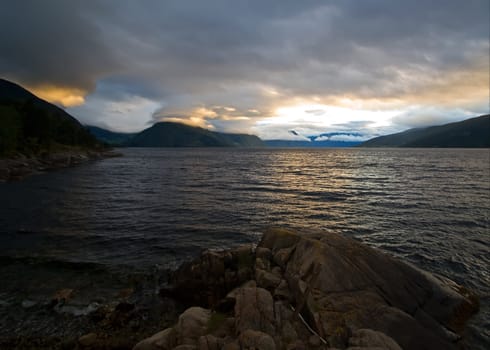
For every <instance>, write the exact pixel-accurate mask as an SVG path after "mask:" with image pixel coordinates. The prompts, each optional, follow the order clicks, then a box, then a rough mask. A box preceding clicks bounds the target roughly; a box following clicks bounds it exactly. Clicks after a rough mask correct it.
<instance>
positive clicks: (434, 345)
mask: <svg viewBox="0 0 490 350" xmlns="http://www.w3.org/2000/svg"><path fill="white" fill-rule="evenodd" d="M251 274H253V278H252V279H250V280H248V281H245V280H246V279H247V278H248V277H250V275H251ZM172 281H173V287H172V288H170V289H166V290H164V291H162V293H163V294H172V295H173V296H174V297H176V298H179V295H180V296H181V298H180V299H181V300H182V301H184V302H189V303H191V304H192V303H196V304H198V305H200V306H199V307H191V308H189V309H188V310H187V311H185V312H184V313H183V314H182V315H181V316H180V317H179V321H178V323H177V324H176V325H175V326H174V327H172V328H169V329H166V330H163V331H162V332H160V333H157V334H155V335H154V336H152V337H151V338H148V339H145V340H143V341H141V342H140V343H138V344H137V345H136V346H135V347H134V350H150V349H151V350H153V349H160V350H161V349H169V350H170V349H175V350H183V349H199V350H215V349H216V350H217V349H228V350H232V349H257V350H274V349H278V350H279V349H287V350H290V349H329V348H338V349H346V348H347V349H352V350H353V349H392V350H395V349H414V350H415V349H417V350H419V349H457V348H460V347H461V338H460V335H459V334H460V333H461V332H462V330H463V328H464V324H465V322H466V320H467V319H468V318H469V317H470V316H471V315H472V314H473V313H475V312H476V311H477V310H478V301H477V298H476V296H474V295H473V294H472V293H471V292H469V291H467V290H466V289H465V288H463V287H461V286H459V285H457V284H456V283H454V282H452V281H450V280H448V279H446V278H442V277H439V276H434V275H431V274H428V273H427V272H424V271H421V270H419V269H417V268H415V267H413V266H411V265H409V264H406V263H403V262H401V261H398V260H396V259H394V258H392V257H391V256H389V255H387V254H384V253H382V252H380V251H377V250H375V249H373V248H370V247H367V246H364V245H362V244H360V243H358V242H357V241H354V240H352V239H349V238H346V237H343V236H341V235H337V234H330V233H329V234H326V233H313V234H308V233H301V234H298V233H295V232H291V231H287V230H280V229H273V230H269V231H268V232H267V233H265V234H264V236H263V238H262V241H261V242H260V244H259V246H258V247H257V248H256V249H255V250H253V249H252V247H245V248H240V249H237V250H234V251H228V252H205V253H203V254H202V255H201V257H200V258H199V259H197V260H196V261H194V262H192V263H189V264H186V265H184V266H183V267H182V268H181V269H179V270H178V271H177V272H176V273H175V274H174V277H173V279H172Z"/></svg>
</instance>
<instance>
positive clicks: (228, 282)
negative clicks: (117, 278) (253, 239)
mask: <svg viewBox="0 0 490 350" xmlns="http://www.w3.org/2000/svg"><path fill="white" fill-rule="evenodd" d="M254 261H255V254H254V250H253V247H252V246H250V245H246V246H241V247H238V248H236V249H233V250H231V251H223V252H216V251H209V250H207V251H204V252H203V253H202V254H201V255H200V257H199V258H197V259H195V260H193V261H191V262H187V263H184V264H183V265H182V266H181V267H179V269H177V271H175V272H174V273H173V274H172V275H171V276H170V287H168V288H164V289H162V290H161V291H160V294H161V295H162V296H170V297H172V298H174V299H176V300H178V301H180V302H182V303H184V304H185V305H188V306H191V305H199V306H203V307H210V308H213V307H215V306H216V305H218V304H219V302H220V301H221V299H222V298H223V297H224V296H226V294H227V293H228V292H229V291H231V290H232V289H233V288H236V287H238V286H240V285H241V284H243V283H245V282H246V281H248V280H250V279H252V278H253V265H254ZM196 291H199V292H196Z"/></svg>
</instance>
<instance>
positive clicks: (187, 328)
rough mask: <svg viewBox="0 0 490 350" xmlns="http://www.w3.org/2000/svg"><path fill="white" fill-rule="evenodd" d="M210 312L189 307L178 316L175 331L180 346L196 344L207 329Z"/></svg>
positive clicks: (200, 308)
mask: <svg viewBox="0 0 490 350" xmlns="http://www.w3.org/2000/svg"><path fill="white" fill-rule="evenodd" d="M210 317H211V311H209V310H207V309H203V308H202V307H197V306H195V307H191V308H189V309H187V310H185V311H184V313H182V314H181V315H180V316H179V320H178V322H177V325H176V326H175V330H176V332H177V337H178V341H179V343H181V344H196V343H197V340H198V339H199V337H200V336H202V335H205V334H206V331H207V329H208V323H209V319H210Z"/></svg>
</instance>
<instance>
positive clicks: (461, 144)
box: [359, 114, 490, 148]
mask: <svg viewBox="0 0 490 350" xmlns="http://www.w3.org/2000/svg"><path fill="white" fill-rule="evenodd" d="M359 146H360V147H441V148H450V147H454V148H488V147H490V115H489V114H487V115H482V116H480V117H476V118H470V119H466V120H463V121H461V122H456V123H450V124H445V125H439V126H431V127H428V128H420V129H410V130H406V131H403V132H400V133H396V134H391V135H386V136H380V137H375V138H373V139H370V140H368V141H366V142H363V143H362V144H360V145H359Z"/></svg>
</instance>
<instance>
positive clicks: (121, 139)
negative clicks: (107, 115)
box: [85, 125, 137, 146]
mask: <svg viewBox="0 0 490 350" xmlns="http://www.w3.org/2000/svg"><path fill="white" fill-rule="evenodd" d="M85 128H86V129H87V130H88V131H89V132H90V133H91V134H92V135H93V136H95V138H96V139H97V140H99V141H100V142H103V143H105V144H107V145H110V146H124V145H126V144H128V142H129V141H130V140H131V139H132V138H133V137H134V136H135V135H136V134H137V133H124V132H114V131H110V130H107V129H103V128H99V127H98V126H93V125H86V126H85Z"/></svg>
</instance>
